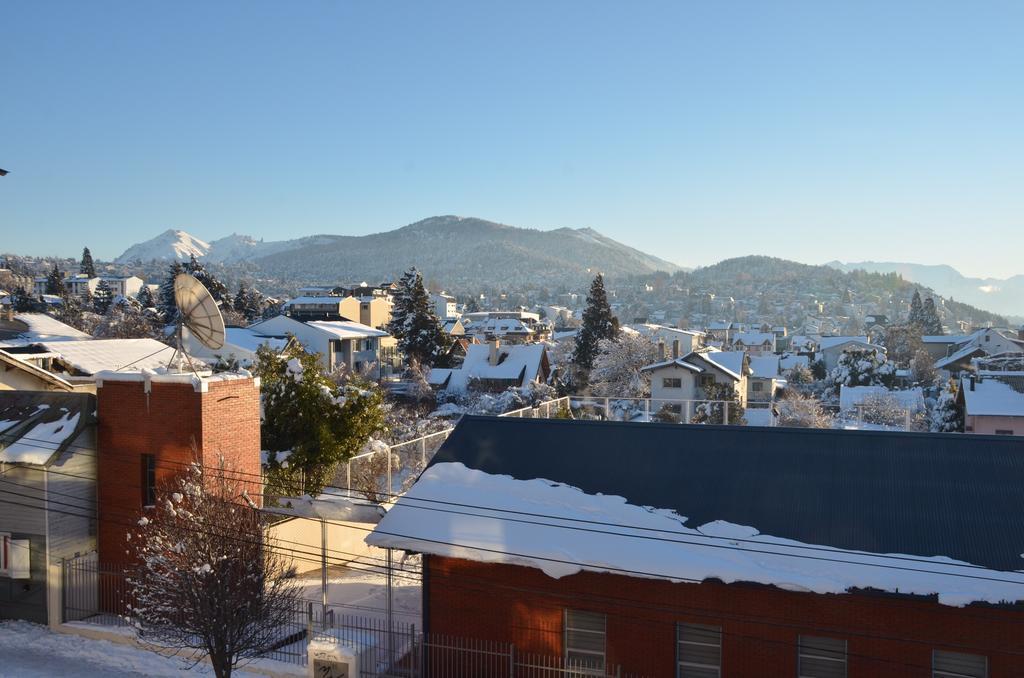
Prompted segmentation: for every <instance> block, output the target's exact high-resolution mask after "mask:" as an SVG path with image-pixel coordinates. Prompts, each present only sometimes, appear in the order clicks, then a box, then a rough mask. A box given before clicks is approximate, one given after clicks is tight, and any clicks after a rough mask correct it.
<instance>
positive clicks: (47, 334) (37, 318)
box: [14, 313, 92, 341]
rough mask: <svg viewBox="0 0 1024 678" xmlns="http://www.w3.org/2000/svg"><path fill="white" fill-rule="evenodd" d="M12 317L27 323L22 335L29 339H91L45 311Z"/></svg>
mask: <svg viewBox="0 0 1024 678" xmlns="http://www.w3.org/2000/svg"><path fill="white" fill-rule="evenodd" d="M14 318H15V320H20V321H21V322H23V323H25V324H26V325H28V331H27V332H25V333H23V335H22V336H24V337H25V339H28V340H31V341H35V340H40V339H45V340H47V341H68V340H79V339H92V337H90V336H89V335H88V334H86V333H85V332H82V331H81V330H76V329H75V328H74V327H72V326H71V325H65V324H64V323H62V322H61V321H59V320H57V319H56V318H54V317H52V316H49V315H46V314H45V313H19V314H17V315H16V316H14Z"/></svg>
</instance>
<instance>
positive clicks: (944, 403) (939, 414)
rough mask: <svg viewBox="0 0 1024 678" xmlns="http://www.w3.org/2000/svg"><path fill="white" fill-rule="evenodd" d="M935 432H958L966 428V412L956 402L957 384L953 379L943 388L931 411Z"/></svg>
mask: <svg viewBox="0 0 1024 678" xmlns="http://www.w3.org/2000/svg"><path fill="white" fill-rule="evenodd" d="M931 430H932V431H933V432H934V433H957V432H962V431H963V430H964V413H963V411H962V410H961V409H960V407H959V406H958V405H957V402H956V384H955V383H953V382H952V381H951V382H949V385H948V386H947V387H946V388H944V389H943V390H942V393H940V394H939V398H938V400H937V401H936V403H935V407H934V408H932V412H931Z"/></svg>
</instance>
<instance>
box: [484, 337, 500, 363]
mask: <svg viewBox="0 0 1024 678" xmlns="http://www.w3.org/2000/svg"><path fill="white" fill-rule="evenodd" d="M490 346H491V354H490V355H489V356H488V358H487V362H488V364H490V365H491V366H492V367H493V366H495V365H497V364H498V349H499V348H501V340H500V339H495V340H494V341H492V342H491V344H490Z"/></svg>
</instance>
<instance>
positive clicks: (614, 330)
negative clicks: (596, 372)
mask: <svg viewBox="0 0 1024 678" xmlns="http://www.w3.org/2000/svg"><path fill="white" fill-rule="evenodd" d="M618 335H619V322H618V321H617V320H616V319H615V316H613V315H612V307H611V306H610V305H609V304H608V295H607V293H606V292H605V289H604V276H602V275H601V274H600V273H598V274H597V277H596V278H594V282H593V283H591V285H590V293H589V294H588V295H587V308H586V310H585V311H583V326H582V327H580V331H579V332H578V333H577V334H576V351H575V352H574V353H573V356H572V362H573V363H574V364H575V365H576V367H577V368H580V369H582V370H585V371H589V370H590V369H591V368H592V367H593V366H594V358H596V357H597V353H598V350H599V348H600V343H601V340H602V339H616V338H617V337H618Z"/></svg>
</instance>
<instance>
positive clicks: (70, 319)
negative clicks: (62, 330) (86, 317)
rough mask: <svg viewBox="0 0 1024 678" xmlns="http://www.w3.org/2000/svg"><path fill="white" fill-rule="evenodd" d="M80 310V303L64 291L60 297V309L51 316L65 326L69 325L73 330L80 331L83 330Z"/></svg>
mask: <svg viewBox="0 0 1024 678" xmlns="http://www.w3.org/2000/svg"><path fill="white" fill-rule="evenodd" d="M82 310H83V309H82V304H81V302H80V301H79V300H78V299H76V298H75V297H73V296H71V295H70V294H68V293H67V291H65V292H64V294H62V295H61V304H60V308H59V309H57V310H56V312H55V313H54V314H53V315H54V317H55V318H57V320H59V321H61V322H62V323H64V324H65V325H71V326H72V327H74V328H75V329H79V330H81V329H83V328H84V323H83V322H82V320H83V317H82Z"/></svg>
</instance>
